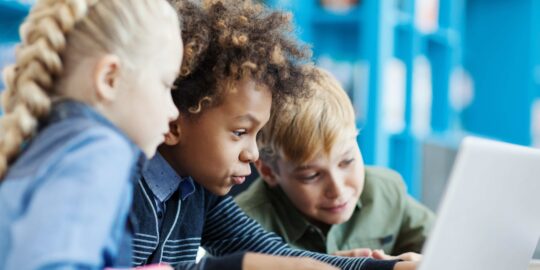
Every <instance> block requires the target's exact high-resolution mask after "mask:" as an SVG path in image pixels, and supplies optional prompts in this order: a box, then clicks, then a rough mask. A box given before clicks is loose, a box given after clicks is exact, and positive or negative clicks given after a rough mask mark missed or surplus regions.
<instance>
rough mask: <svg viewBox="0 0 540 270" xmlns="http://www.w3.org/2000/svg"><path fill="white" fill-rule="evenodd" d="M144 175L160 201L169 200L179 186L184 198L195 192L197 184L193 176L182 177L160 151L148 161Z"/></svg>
mask: <svg viewBox="0 0 540 270" xmlns="http://www.w3.org/2000/svg"><path fill="white" fill-rule="evenodd" d="M142 175H143V177H144V180H145V181H146V184H148V187H149V188H150V190H151V191H152V193H154V195H155V196H156V198H157V199H158V200H159V201H160V202H165V201H167V200H168V199H169V198H170V197H171V196H172V194H173V193H174V192H175V191H176V190H177V189H178V188H180V192H181V198H182V200H184V199H185V198H187V197H188V196H189V195H191V194H193V192H195V184H194V183H193V179H192V178H191V176H186V177H180V176H179V175H178V174H177V173H176V171H175V170H174V169H173V168H172V167H171V166H170V165H169V163H168V162H167V161H166V160H165V159H164V158H163V156H161V155H160V154H159V153H156V155H155V156H154V157H153V158H152V159H151V160H150V161H148V165H147V166H146V168H145V169H144V170H143V173H142Z"/></svg>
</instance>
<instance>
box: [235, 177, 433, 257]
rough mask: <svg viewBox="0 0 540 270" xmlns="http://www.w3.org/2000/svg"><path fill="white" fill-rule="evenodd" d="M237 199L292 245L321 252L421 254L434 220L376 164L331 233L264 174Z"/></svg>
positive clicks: (254, 216) (430, 213)
mask: <svg viewBox="0 0 540 270" xmlns="http://www.w3.org/2000/svg"><path fill="white" fill-rule="evenodd" d="M236 202H237V203H238V205H239V206H240V207H241V208H242V209H243V210H244V211H245V212H246V213H247V214H248V215H249V216H251V217H252V218H254V219H255V220H257V221H259V222H260V223H261V225H262V226H263V227H264V228H265V229H267V230H268V231H272V232H275V233H277V234H278V235H280V236H281V237H283V238H284V240H285V241H286V242H287V243H289V244H290V245H291V246H293V247H295V248H300V249H305V250H310V251H315V252H322V253H334V252H336V251H339V250H350V249H354V248H371V249H383V250H384V251H385V252H386V254H392V255H397V254H401V253H404V252H408V251H413V252H420V251H421V249H422V245H423V244H424V241H425V240H426V237H427V235H428V232H429V230H430V229H431V227H432V225H433V223H434V219H435V216H434V214H433V213H432V212H431V211H430V210H429V209H427V208H426V207H425V206H423V205H421V204H420V203H418V202H417V201H415V200H414V199H413V198H411V197H410V196H408V195H407V191H406V188H405V185H404V183H403V180H402V178H401V177H400V176H399V174H397V173H396V172H394V171H391V170H388V169H383V168H373V167H366V177H365V184H364V190H363V192H362V194H361V195H360V199H359V200H358V202H357V206H356V209H355V210H354V212H353V214H352V216H351V218H350V219H349V220H348V221H347V222H344V223H342V224H337V225H332V226H331V227H330V230H329V231H328V234H327V235H324V234H323V233H322V231H321V230H319V229H318V228H317V227H316V226H314V225H312V224H310V222H309V221H308V220H307V219H306V218H305V217H304V216H303V215H302V214H301V213H300V212H299V211H298V210H297V209H296V208H295V207H294V205H293V204H292V203H291V201H290V200H289V199H288V197H287V196H286V195H285V193H284V192H283V191H282V190H281V188H279V187H277V188H271V187H269V186H268V185H267V184H266V183H265V182H264V181H263V180H262V179H260V178H259V179H257V180H256V181H255V182H254V183H253V184H252V185H251V186H250V187H249V189H247V190H246V191H244V192H243V193H241V194H239V195H238V196H237V197H236Z"/></svg>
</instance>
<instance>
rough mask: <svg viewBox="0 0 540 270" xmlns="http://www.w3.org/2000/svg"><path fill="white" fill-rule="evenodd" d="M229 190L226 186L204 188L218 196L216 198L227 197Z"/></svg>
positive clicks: (229, 187)
mask: <svg viewBox="0 0 540 270" xmlns="http://www.w3.org/2000/svg"><path fill="white" fill-rule="evenodd" d="M231 188H232V187H231V186H226V187H223V186H219V187H216V186H213V187H206V189H208V190H209V191H210V192H212V194H214V195H218V196H225V195H227V194H228V193H229V191H231Z"/></svg>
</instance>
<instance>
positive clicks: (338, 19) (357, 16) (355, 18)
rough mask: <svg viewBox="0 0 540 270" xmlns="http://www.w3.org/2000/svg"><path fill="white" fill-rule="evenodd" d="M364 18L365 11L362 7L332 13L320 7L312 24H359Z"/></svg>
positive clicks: (317, 8)
mask: <svg viewBox="0 0 540 270" xmlns="http://www.w3.org/2000/svg"><path fill="white" fill-rule="evenodd" d="M362 17H363V9H362V7H361V5H357V6H355V7H352V8H351V9H349V10H346V11H332V10H328V9H325V8H323V7H320V6H319V7H316V8H315V9H314V15H313V17H312V19H311V23H312V24H314V25H343V24H359V23H360V22H361V21H362Z"/></svg>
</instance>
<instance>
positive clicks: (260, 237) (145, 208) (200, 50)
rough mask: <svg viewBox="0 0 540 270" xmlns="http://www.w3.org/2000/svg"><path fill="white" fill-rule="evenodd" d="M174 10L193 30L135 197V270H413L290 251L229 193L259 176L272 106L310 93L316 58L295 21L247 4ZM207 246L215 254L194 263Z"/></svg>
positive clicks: (184, 5) (180, 4) (187, 5)
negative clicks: (155, 266)
mask: <svg viewBox="0 0 540 270" xmlns="http://www.w3.org/2000/svg"><path fill="white" fill-rule="evenodd" d="M175 6H176V8H177V9H178V10H179V12H180V13H181V15H182V17H183V19H184V25H185V29H183V33H182V35H183V37H184V40H185V43H184V44H185V46H184V52H185V54H184V62H183V67H182V69H181V72H180V74H181V75H180V77H179V78H178V80H177V81H176V83H175V85H176V86H177V87H178V88H179V89H180V90H179V91H175V92H174V93H173V100H174V102H175V104H176V106H177V107H178V109H179V111H180V116H179V118H178V119H177V120H176V121H173V122H172V123H171V124H170V131H169V133H168V134H167V135H166V136H165V144H164V145H162V146H161V147H160V148H159V149H158V150H159V155H156V157H155V158H153V159H152V160H151V161H150V162H149V164H148V167H147V168H146V170H145V171H144V172H143V177H142V179H141V180H140V181H139V183H138V188H137V190H136V191H135V198H134V207H133V212H132V214H133V215H132V219H133V224H134V230H135V237H134V247H135V249H134V255H135V256H134V264H135V265H144V264H148V263H156V262H166V263H170V264H172V265H173V266H175V267H177V268H180V269H214V268H217V267H223V266H226V267H227V269H254V268H256V269H265V268H267V269H278V268H281V269H282V270H283V269H327V268H328V267H329V266H326V265H325V264H322V263H320V262H318V261H322V262H326V263H329V264H332V265H334V266H337V267H341V268H343V269H383V270H384V269H412V268H404V267H411V264H408V263H403V262H400V263H398V262H397V261H376V260H373V259H369V258H345V257H335V256H329V255H326V254H319V253H312V252H307V251H302V250H295V249H291V248H290V247H289V246H288V245H287V244H286V243H284V242H283V240H282V239H281V238H280V237H278V236H277V235H275V234H273V233H268V232H266V231H265V230H264V229H263V228H262V227H261V226H260V225H259V224H258V223H257V222H256V221H254V220H252V219H250V218H249V217H248V216H246V215H245V214H244V213H243V212H242V210H241V209H240V208H239V207H238V206H237V205H236V204H235V203H234V201H233V200H232V198H231V197H230V196H225V195H226V194H227V193H228V192H229V190H230V189H231V187H232V186H233V185H238V184H242V183H243V182H244V180H245V177H246V176H248V175H249V174H250V173H251V172H250V167H249V163H250V162H255V161H256V160H257V159H258V156H259V152H258V149H257V144H256V136H257V133H258V131H259V130H260V129H261V128H262V126H263V125H264V124H265V123H266V122H268V120H269V118H270V112H271V108H272V109H273V110H279V108H280V107H281V104H282V102H283V101H284V100H285V99H286V98H298V97H301V96H304V95H305V94H304V92H303V91H302V89H306V87H305V82H306V81H307V78H308V77H309V73H307V72H306V69H305V66H304V64H305V63H306V62H308V61H309V56H310V54H309V51H308V50H307V49H306V48H304V47H301V46H299V45H298V44H297V42H296V41H294V40H293V39H291V36H292V35H291V33H290V31H291V29H292V28H291V27H290V16H288V15H287V14H284V13H282V12H275V11H270V10H268V9H265V8H263V7H262V6H261V5H257V4H253V3H252V2H251V1H249V0H237V1H226V0H220V1H205V2H203V6H202V7H199V6H197V5H195V4H193V3H191V2H188V1H176V2H175ZM199 246H202V247H204V248H205V249H206V250H207V251H208V252H209V253H210V254H212V255H214V256H216V257H212V258H205V259H203V261H202V262H201V263H199V264H195V258H196V254H197V250H198V248H199ZM246 252H248V253H246ZM255 253H262V254H267V255H262V254H255ZM269 255H272V256H269ZM277 256H287V257H289V258H284V257H277ZM292 257H303V258H302V259H299V260H298V259H297V258H292ZM309 258H311V259H309ZM315 260H317V261H315ZM394 266H395V267H394Z"/></svg>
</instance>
